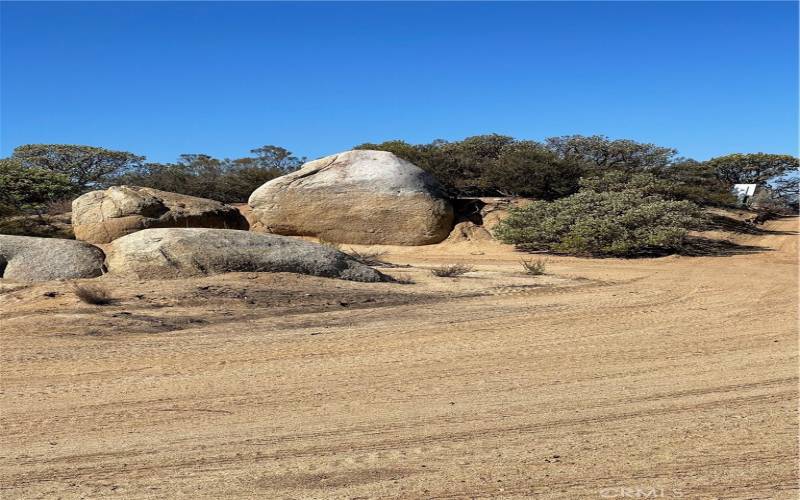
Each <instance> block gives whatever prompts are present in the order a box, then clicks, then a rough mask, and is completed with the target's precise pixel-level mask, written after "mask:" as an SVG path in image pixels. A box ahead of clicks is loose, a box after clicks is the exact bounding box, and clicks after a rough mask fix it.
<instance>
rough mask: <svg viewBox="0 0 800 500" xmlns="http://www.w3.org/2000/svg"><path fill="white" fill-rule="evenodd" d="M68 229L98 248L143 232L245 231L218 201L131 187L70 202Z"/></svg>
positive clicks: (235, 215)
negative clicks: (183, 229)
mask: <svg viewBox="0 0 800 500" xmlns="http://www.w3.org/2000/svg"><path fill="white" fill-rule="evenodd" d="M72 226H73V230H74V232H75V237H76V238H77V239H79V240H83V241H87V242H89V243H98V244H99V243H110V242H111V241H113V240H115V239H117V238H119V237H121V236H125V235H126V234H130V233H133V232H135V231H140V230H142V229H147V228H157V227H208V228H221V229H247V228H248V224H247V220H245V218H244V217H242V215H241V214H240V213H239V211H238V210H236V209H235V208H234V207H231V206H229V205H226V204H224V203H221V202H219V201H214V200H209V199H206V198H196V197H194V196H187V195H183V194H177V193H169V192H167V191H159V190H157V189H151V188H143V187H135V186H113V187H110V188H108V189H106V190H103V191H91V192H89V193H86V194H84V195H82V196H80V197H78V198H77V199H75V200H74V201H73V202H72Z"/></svg>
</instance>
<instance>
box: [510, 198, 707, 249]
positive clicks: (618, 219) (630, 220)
mask: <svg viewBox="0 0 800 500" xmlns="http://www.w3.org/2000/svg"><path fill="white" fill-rule="evenodd" d="M701 220H702V217H701V212H700V209H699V208H698V207H697V206H696V205H694V204H692V203H690V202H688V201H673V200H666V199H664V198H662V197H661V196H658V195H653V194H645V192H643V191H640V190H638V189H635V188H631V189H622V190H618V191H602V192H598V191H594V190H593V189H591V188H588V187H587V188H584V189H581V190H580V191H579V192H578V193H576V194H574V195H571V196H568V197H566V198H561V199H559V200H556V201H552V202H548V201H534V202H533V203H531V204H530V205H527V206H525V207H522V208H515V209H512V210H511V211H510V214H509V216H508V218H507V219H505V220H504V221H503V222H502V223H501V224H500V225H499V226H498V227H497V229H496V230H495V236H497V237H498V238H499V239H500V240H501V241H503V242H505V243H511V244H514V245H516V246H517V247H518V248H521V249H524V250H544V251H550V252H554V253H561V254H572V255H594V256H618V257H632V256H640V255H662V254H667V253H672V252H677V251H679V250H681V249H682V248H683V245H684V243H685V239H686V236H687V233H688V230H689V229H691V228H694V227H699V225H700V223H701Z"/></svg>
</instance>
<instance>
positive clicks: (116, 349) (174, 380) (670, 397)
mask: <svg viewBox="0 0 800 500" xmlns="http://www.w3.org/2000/svg"><path fill="white" fill-rule="evenodd" d="M796 231H797V220H796V219H793V218H788V219H783V220H778V221H773V222H770V223H768V225H767V230H766V231H763V232H757V234H739V235H731V236H730V237H731V238H732V239H733V240H734V241H735V242H736V243H739V244H742V245H749V247H748V248H746V249H743V250H742V251H741V252H729V253H732V254H737V253H738V255H729V256H717V257H668V258H662V259H641V260H617V259H597V260H589V259H576V258H551V259H550V264H549V267H548V273H549V274H548V275H547V276H543V277H532V276H526V275H524V274H521V273H520V266H519V258H520V254H518V253H516V252H514V251H513V250H511V249H509V248H508V247H503V246H500V245H497V244H494V243H491V242H482V243H457V244H446V245H436V246H431V247H425V248H414V249H399V248H392V249H390V250H391V252H390V254H389V255H388V256H387V259H388V260H389V261H391V262H393V263H397V264H406V265H410V266H411V267H399V268H389V269H386V272H388V273H390V274H393V275H395V276H406V277H408V278H410V279H412V280H414V281H415V283H414V284H359V283H348V282H342V281H337V280H329V279H318V278H310V277H302V276H294V275H288V274H279V275H266V274H264V275H258V274H231V275H224V276H216V277H209V278H203V279H193V280H176V281H161V282H122V281H119V280H114V279H111V278H109V277H104V278H101V279H100V280H95V281H99V282H100V283H103V284H104V286H106V287H108V288H109V289H111V290H112V291H113V294H114V297H115V299H116V300H115V301H114V303H112V304H111V305H106V306H91V305H86V304H83V303H80V302H79V301H78V300H77V298H76V297H75V295H74V293H73V292H72V291H71V290H72V289H71V288H70V287H71V285H70V284H68V283H45V284H38V285H34V286H22V285H13V284H4V285H2V286H1V287H0V321H2V331H1V332H0V340H1V341H2V353H1V354H0V356H1V358H0V360H1V361H2V366H0V370H1V373H2V398H1V399H0V403H1V404H2V417H0V423H1V424H2V442H1V443H0V445H2V446H1V447H0V448H1V452H0V455H2V456H0V487H2V491H0V493H2V498H4V499H6V498H7V499H11V498H99V497H119V498H176V497H186V498H224V497H234V496H235V497H246V498H380V497H383V498H394V497H402V498H529V497H538V498H565V499H574V498H636V497H638V498H645V497H647V498H797V495H798V489H797V481H796V475H797V466H796V462H795V459H796V457H797V453H798V445H797V428H796V414H797V412H796V409H797V408H796V405H797V403H796V399H797V395H798V391H797V382H798V378H797V376H798V372H797V346H798V344H797V331H796V327H797V319H798V318H797V302H796V301H797V290H798V288H797V286H798V283H797V271H798V268H797V251H798V250H797V241H798V238H797V232H796ZM754 247H755V248H754ZM454 262H467V263H470V264H471V265H473V266H475V269H476V270H475V272H472V273H470V274H468V275H466V276H464V277H461V278H434V277H432V276H430V275H429V273H428V269H429V268H430V267H432V266H435V265H438V264H442V263H454ZM646 495H649V496H646Z"/></svg>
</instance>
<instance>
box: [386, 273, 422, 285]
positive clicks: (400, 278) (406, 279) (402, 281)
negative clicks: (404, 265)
mask: <svg viewBox="0 0 800 500" xmlns="http://www.w3.org/2000/svg"><path fill="white" fill-rule="evenodd" d="M389 277H390V278H391V279H392V283H397V284H399V285H413V284H415V283H416V281H414V280H413V279H411V277H410V276H408V275H407V274H398V275H395V276H389Z"/></svg>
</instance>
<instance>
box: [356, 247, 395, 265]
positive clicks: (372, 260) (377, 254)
mask: <svg viewBox="0 0 800 500" xmlns="http://www.w3.org/2000/svg"><path fill="white" fill-rule="evenodd" d="M347 254H348V255H349V256H350V257H352V258H354V259H356V260H357V261H358V262H360V263H362V264H364V265H365V266H385V265H386V262H384V261H383V260H382V258H383V256H385V255H386V252H381V251H380V250H375V251H370V250H364V251H361V252H360V251H358V250H355V249H353V248H351V249H350V250H349V251H348V252H347Z"/></svg>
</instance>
